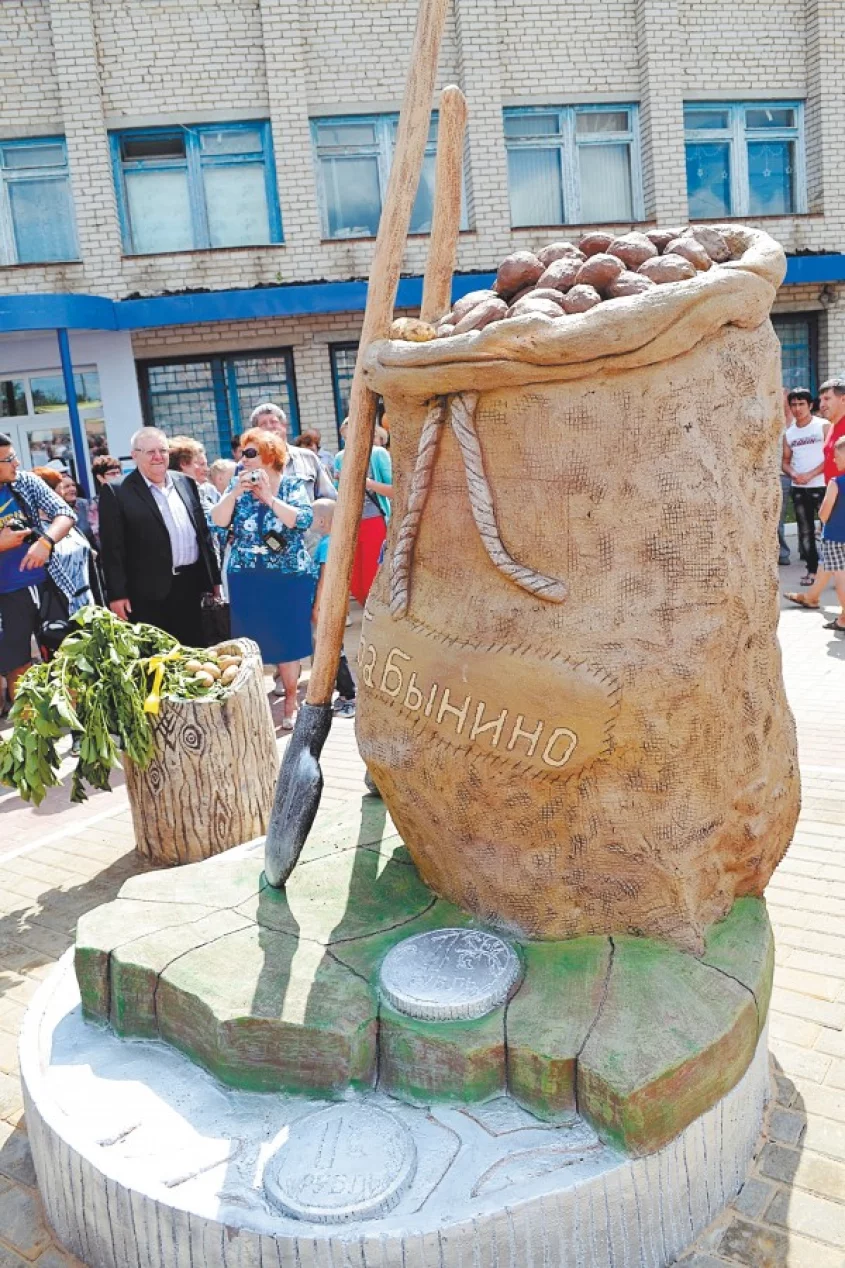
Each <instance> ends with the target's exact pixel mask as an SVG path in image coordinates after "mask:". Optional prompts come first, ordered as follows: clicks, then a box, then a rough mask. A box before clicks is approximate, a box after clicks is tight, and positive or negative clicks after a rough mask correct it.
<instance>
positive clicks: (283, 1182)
mask: <svg viewBox="0 0 845 1268" xmlns="http://www.w3.org/2000/svg"><path fill="white" fill-rule="evenodd" d="M416 1165H417V1149H416V1145H415V1144H414V1141H413V1138H412V1136H411V1133H410V1132H409V1131H408V1129H407V1127H405V1125H404V1124H403V1123H400V1122H399V1120H398V1119H397V1118H394V1117H393V1115H392V1114H388V1113H386V1112H385V1111H384V1110H380V1109H376V1107H375V1106H373V1105H360V1104H359V1105H332V1106H330V1107H329V1109H326V1110H321V1111H320V1112H319V1113H316V1114H307V1115H306V1116H305V1117H304V1118H301V1119H299V1120H298V1121H297V1122H296V1123H294V1124H293V1126H292V1127H291V1129H290V1135H289V1136H288V1138H287V1140H286V1141H285V1143H284V1144H283V1145H282V1147H281V1149H279V1150H278V1152H277V1153H276V1154H274V1156H273V1157H272V1158H271V1159H270V1161H269V1162H268V1163H267V1166H266V1168H265V1170H264V1189H265V1192H266V1194H267V1197H268V1198H269V1199H270V1201H271V1202H272V1203H273V1205H274V1206H276V1207H278V1208H279V1210H280V1211H284V1213H285V1214H286V1215H291V1216H293V1218H294V1219H299V1220H313V1221H314V1222H315V1223H318V1224H343V1223H348V1222H349V1221H351V1220H362V1219H378V1218H379V1217H380V1216H383V1215H386V1214H387V1213H388V1211H392V1210H393V1208H394V1207H395V1206H396V1204H397V1203H398V1202H399V1200H400V1198H401V1197H402V1195H403V1194H404V1193H405V1191H406V1189H407V1188H408V1186H409V1185H410V1184H411V1182H412V1180H413V1178H414V1173H415V1171H416Z"/></svg>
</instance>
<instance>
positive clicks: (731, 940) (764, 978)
mask: <svg viewBox="0 0 845 1268" xmlns="http://www.w3.org/2000/svg"><path fill="white" fill-rule="evenodd" d="M702 962H703V963H704V964H709V965H712V967H713V968H715V969H719V971H720V972H722V973H727V974H729V976H730V977H734V978H736V980H737V981H738V982H741V983H742V984H743V986H747V987H748V989H749V991H751V993H752V995H753V996H754V999H755V1001H756V1004H757V1033H758V1034H759V1033H760V1031H762V1029H763V1026H764V1024H765V1021H766V1017H767V1016H768V1012H769V1000H770V999H771V995H772V979H773V977H774V972H775V940H774V937H773V936H772V926H771V924H770V923H769V913H768V912H767V910H766V904H765V902H764V901H763V899H762V898H738V899H737V900H736V902H735V903H734V905H733V907H732V908H731V910H730V911H729V912H728V914H727V916H725V918H724V920H720V921H718V922H717V923H716V924H715V925H711V927H710V929H709V930H708V931H707V939H706V943H705V951H704V955H703V956H702Z"/></svg>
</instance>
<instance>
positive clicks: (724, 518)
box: [358, 226, 798, 953]
mask: <svg viewBox="0 0 845 1268" xmlns="http://www.w3.org/2000/svg"><path fill="white" fill-rule="evenodd" d="M721 238H722V241H723V242H724V243H725V244H726V245H727V248H728V251H727V252H724V255H727V254H729V255H730V259H727V260H723V262H722V263H720V264H714V265H713V267H710V268H707V269H706V271H702V272H696V273H695V275H694V276H693V277H692V278H691V279H690V280H687V281H682V282H681V283H680V284H675V285H670V286H662V285H661V286H653V287H649V289H648V290H646V291H644V293H640V294H633V295H630V296H629V297H627V298H618V299H616V300H614V302H611V303H602V304H598V296H596V299H595V301H594V302H595V303H596V306H595V307H593V308H591V309H590V311H587V312H582V313H579V314H575V315H566V313H565V312H564V311H563V310H562V309H560V308H559V309H557V310H555V307H554V303H553V302H552V301H551V300H546V301H544V302H545V303H546V304H547V305H549V308H548V311H546V310H544V309H543V308H542V305H541V304H540V300H541V299H542V295H541V296H540V299H531V298H525V299H523V300H521V301H519V300H517V304H516V310H515V312H514V308H513V307H512V308H511V309H510V310H509V314H514V316H515V317H518V319H514V320H502V321H499V320H496V321H495V324H490V325H487V326H486V328H484V329H481V330H479V329H475V330H471V331H469V332H468V333H465V334H454V333H453V329H454V320H455V316H457V318H458V320H461V319H462V318H461V313H462V311H463V310H462V309H461V308H458V310H457V314H454V315H453V316H452V317H447V318H445V321H444V324H443V326H442V327H441V333H443V334H445V335H446V337H445V338H438V339H435V340H432V341H430V342H425V343H417V342H402V341H399V340H390V341H385V342H381V343H379V344H376V345H375V346H374V347H373V349H372V350H371V353H370V356H369V360H368V366H367V381H368V383H369V385H370V386H371V387H372V388H373V389H374V390H376V391H378V392H380V393H382V394H383V395H384V398H385V402H386V405H387V410H388V412H389V415H390V417H391V420H392V421H393V445H394V450H393V452H394V469H395V477H394V478H395V480H396V489H395V497H394V515H393V520H392V525H391V533H390V540H389V544H388V550H387V555H386V558H385V562H384V566H383V568H382V570H381V572H380V575H379V577H378V579H377V582H376V585H375V587H374V589H373V592H372V594H371V596H370V600H369V603H368V607H367V612H366V617H365V621H364V629H363V635H362V644H361V655H360V677H361V698H360V704H359V711H358V737H359V743H360V746H361V750H362V753H363V755H364V757H365V759H366V761H367V764H368V766H369V768H370V770H371V772H372V773H373V775H374V777H375V780H376V782H377V784H378V786H379V789H380V790H381V792H382V793H383V795H384V798H385V801H386V803H387V805H388V808H389V810H390V813H391V816H392V817H393V819H394V821H395V823H396V825H397V827H398V829H399V831H400V832H401V834H402V837H403V839H404V840H405V842H406V844H407V846H408V848H409V850H410V851H411V854H412V855H413V858H414V861H415V862H416V864H417V866H418V867H419V869H420V872H421V874H422V876H423V877H424V879H425V880H426V881H427V882H428V884H430V885H431V886H432V888H433V889H434V890H436V891H437V892H438V893H439V894H441V895H443V896H445V897H447V898H449V899H450V900H451V901H453V902H455V903H458V904H459V905H460V906H462V907H465V908H467V909H469V910H470V911H472V912H474V913H475V914H476V915H477V916H479V917H481V918H482V919H484V920H485V921H487V922H490V923H494V924H498V925H500V926H502V927H504V928H510V929H512V930H514V931H516V932H518V933H520V934H522V935H524V936H528V937H531V938H542V939H560V938H569V937H573V936H576V935H581V934H588V933H613V932H629V933H637V934H646V935H651V936H655V937H658V938H663V939H667V940H670V941H672V942H674V943H675V944H677V945H678V946H680V947H683V948H685V949H687V950H690V951H693V952H698V953H700V951H701V948H702V945H703V934H704V931H705V929H706V928H707V926H708V925H710V924H711V923H712V922H713V921H714V920H717V919H718V918H719V917H721V916H722V915H724V914H725V913H726V912H727V911H728V910H729V909H730V907H731V905H732V903H733V901H734V899H735V898H736V897H738V896H741V895H759V894H761V893H762V891H763V889H764V887H765V885H766V883H767V881H768V879H769V877H770V876H771V874H772V871H773V870H774V867H775V866H776V864H777V863H778V861H779V859H780V858H781V857H782V855H783V853H784V851H785V849H786V846H787V844H788V842H789V840H790V837H791V833H792V829H793V827H794V824H795V819H796V815H797V807H798V778H797V765H796V750H795V734H794V727H793V722H792V718H791V715H790V713H789V710H788V707H787V704H786V700H785V697H784V692H783V686H782V682H781V674H780V655H779V650H778V646H777V642H776V637H775V626H776V620H777V603H776V591H777V585H776V570H775V555H774V547H773V545H772V543H773V542H774V541H775V533H776V524H777V513H778V506H777V500H778V497H779V487H778V483H777V480H776V479H775V478H774V474H773V473H774V472H775V471H776V469H777V461H778V453H779V446H780V430H781V412H780V363H779V345H778V341H777V338H776V336H775V334H774V332H773V330H772V327H771V324H770V322H769V320H768V314H769V310H770V307H771V304H772V301H773V299H774V295H775V290H776V288H777V286H778V285H779V283H780V282H781V280H782V278H783V274H784V267H785V261H784V256H783V252H782V251H781V249H780V247H779V246H778V245H777V244H776V243H775V242H774V241H773V240H772V239H771V238H769V237H768V236H767V235H766V234H764V233H759V232H755V231H753V230H750V229H744V228H741V227H737V226H722V227H721ZM705 240H706V235H705ZM687 241H688V245H689V246H691V247H692V246H694V240H691V235H688V237H687ZM711 242H712V238H711ZM561 249H562V248H561ZM541 254H542V253H541ZM551 254H555V252H554V251H552V252H551ZM691 254H692V252H691ZM582 258H583V257H582ZM675 258H676V257H675ZM601 259H605V260H606V259H607V256H606V255H604V256H602V257H598V256H593V257H591V261H588V262H589V263H592V261H593V260H595V261H599V262H600V260H601ZM663 260H664V261H665V260H667V257H666V256H664V257H663ZM661 262H662V261H661ZM518 263H519V262H518ZM524 263H525V262H524V261H523V265H524ZM576 263H577V260H576ZM708 263H710V262H709V261H708ZM561 268H564V271H565V267H564V265H558V271H560V269H561ZM553 271H554V270H553ZM688 272H689V273H692V272H693V270H692V269H689V270H688ZM535 277H536V271H535ZM501 278H502V273H501V272H500V287H499V289H500V290H502V289H504V290H505V295H506V301H505V302H503V301H502V300H501V299H498V300H491V299H490V298H489V297H488V298H486V299H484V298H483V297H482V299H481V300H480V301H479V302H480V303H482V304H485V303H486V304H487V305H488V309H492V311H494V312H495V311H496V304H498V305H499V307H500V310H501V311H499V312H497V313H496V316H497V317H501V316H502V315H503V313H504V310H505V309H507V299H511V302H513V300H512V296H509V295H508V294H507V286H505V287H504V288H502V286H501ZM517 280H519V279H517ZM511 284H512V285H513V284H514V283H513V282H512V283H511ZM540 285H541V287H542V286H543V281H542V279H541V280H540ZM535 293H536V292H535ZM570 293H571V292H570ZM604 293H605V294H607V293H608V292H607V291H606V290H605V292H604ZM610 293H611V294H612V293H613V291H611V292H610ZM565 298H566V296H565V294H563V293H561V295H560V300H561V301H563V300H565ZM532 305H534V306H535V307H534V310H533V311H532ZM464 308H466V304H465V305H464ZM477 311H478V310H477ZM555 311H557V313H558V319H557V320H554V319H553V320H549V317H550V316H551V315H552V313H553V312H555ZM520 312H523V313H525V315H523V316H519V313H520ZM538 313H541V314H542V315H537V314H538ZM482 320H483V318H482ZM458 329H460V327H458Z"/></svg>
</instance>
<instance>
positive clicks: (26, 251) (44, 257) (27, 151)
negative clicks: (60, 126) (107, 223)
mask: <svg viewBox="0 0 845 1268" xmlns="http://www.w3.org/2000/svg"><path fill="white" fill-rule="evenodd" d="M77 259H79V251H78V249H77V244H76V226H75V224H74V216H73V201H72V198H71V192H70V176H69V174H68V164H67V149H66V147H65V142H64V138H63V137H39V138H38V139H37V140H33V141H0V264H46V263H49V262H50V261H51V260H77Z"/></svg>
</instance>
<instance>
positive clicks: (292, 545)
mask: <svg viewBox="0 0 845 1268" xmlns="http://www.w3.org/2000/svg"><path fill="white" fill-rule="evenodd" d="M241 445H242V450H241V464H242V470H241V472H240V474H239V475H238V477H237V478H236V480H235V484H234V486H233V487H232V488H231V489H230V490H229V491H228V492H227V493H225V494H224V495H223V497H222V498H221V499H220V501H219V502H218V503H217V505H216V506H214V507H212V510H211V519H212V522H213V523H214V524H215V525H217V527H218V528H221V529H228V530H229V536H230V540H231V550H230V552H229V562H228V567H227V570H226V576H227V580H228V585H229V603H230V605H231V614H232V634H233V636H234V637H236V638H237V637H245V638H253V639H255V641H256V643H258V645H259V647H260V648H261V654H262V657H263V659H264V663H265V664H275V665H277V666H278V677H279V679H280V680H281V683H282V686H283V687H284V692H285V707H284V717H283V719H282V730H283V731H292V730H293V725H294V722H295V720H296V687H297V682H298V681H299V662H300V661H301V660H302V658H303V657H304V656H310V655H311V605H312V602H313V599H314V571H313V565H312V563H311V556H310V555H309V553H308V551H307V550H306V548H305V541H304V537H305V532H306V530H307V529H308V528H309V527H310V526H311V521H312V519H313V511H312V510H311V503H310V502H309V501H308V497H307V495H306V493H305V489H304V488H303V485H302V481H301V480H298V479H297V478H296V477H295V476H290V475H283V474H282V472H283V468H284V465H285V459H286V458H287V445H286V444H285V442H284V440H283V439H282V438H281V436H276V435H273V434H272V433H270V432H266V431H260V430H257V429H253V430H252V431H248V432H245V434H244V435H243V436H242V437H241Z"/></svg>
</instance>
